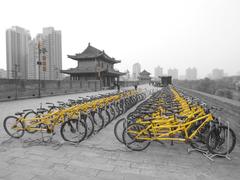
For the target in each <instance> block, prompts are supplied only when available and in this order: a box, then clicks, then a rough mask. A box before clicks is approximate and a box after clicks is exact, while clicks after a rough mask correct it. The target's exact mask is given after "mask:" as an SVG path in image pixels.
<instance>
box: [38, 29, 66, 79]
mask: <svg viewBox="0 0 240 180" xmlns="http://www.w3.org/2000/svg"><path fill="white" fill-rule="evenodd" d="M35 44H37V45H36V46H35V47H36V50H35V56H36V57H37V59H39V52H38V48H40V49H41V50H42V49H45V50H46V52H45V53H40V61H41V65H40V68H37V71H36V72H37V75H36V76H37V78H38V74H39V72H38V70H39V69H40V78H41V79H45V80H61V79H62V74H61V73H60V70H61V69H62V35H61V31H56V30H54V28H53V27H47V28H43V33H42V34H38V35H37V37H36V43H35Z"/></svg>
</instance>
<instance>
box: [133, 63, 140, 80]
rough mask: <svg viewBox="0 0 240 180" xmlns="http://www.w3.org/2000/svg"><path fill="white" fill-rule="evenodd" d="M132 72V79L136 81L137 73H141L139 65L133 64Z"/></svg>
mask: <svg viewBox="0 0 240 180" xmlns="http://www.w3.org/2000/svg"><path fill="white" fill-rule="evenodd" d="M132 70H133V79H134V80H137V78H138V76H139V73H140V72H141V65H140V64H139V63H135V64H133V66H132Z"/></svg>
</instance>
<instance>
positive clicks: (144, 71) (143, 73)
mask: <svg viewBox="0 0 240 180" xmlns="http://www.w3.org/2000/svg"><path fill="white" fill-rule="evenodd" d="M139 74H140V75H148V76H149V75H150V74H151V73H149V72H147V71H146V70H145V69H144V70H143V71H142V72H140V73H139Z"/></svg>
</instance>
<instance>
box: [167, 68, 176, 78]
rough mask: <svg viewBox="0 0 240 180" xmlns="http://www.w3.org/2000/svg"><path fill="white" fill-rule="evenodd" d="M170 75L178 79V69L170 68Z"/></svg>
mask: <svg viewBox="0 0 240 180" xmlns="http://www.w3.org/2000/svg"><path fill="white" fill-rule="evenodd" d="M168 76H172V79H178V70H177V69H168Z"/></svg>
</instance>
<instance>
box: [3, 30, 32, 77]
mask: <svg viewBox="0 0 240 180" xmlns="http://www.w3.org/2000/svg"><path fill="white" fill-rule="evenodd" d="M30 40H31V36H30V32H29V31H28V30H26V29H24V28H21V27H18V26H13V27H12V28H10V29H7V31H6V53H7V78H10V79H14V78H17V79H28V62H29V61H30V60H29V41H30Z"/></svg>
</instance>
